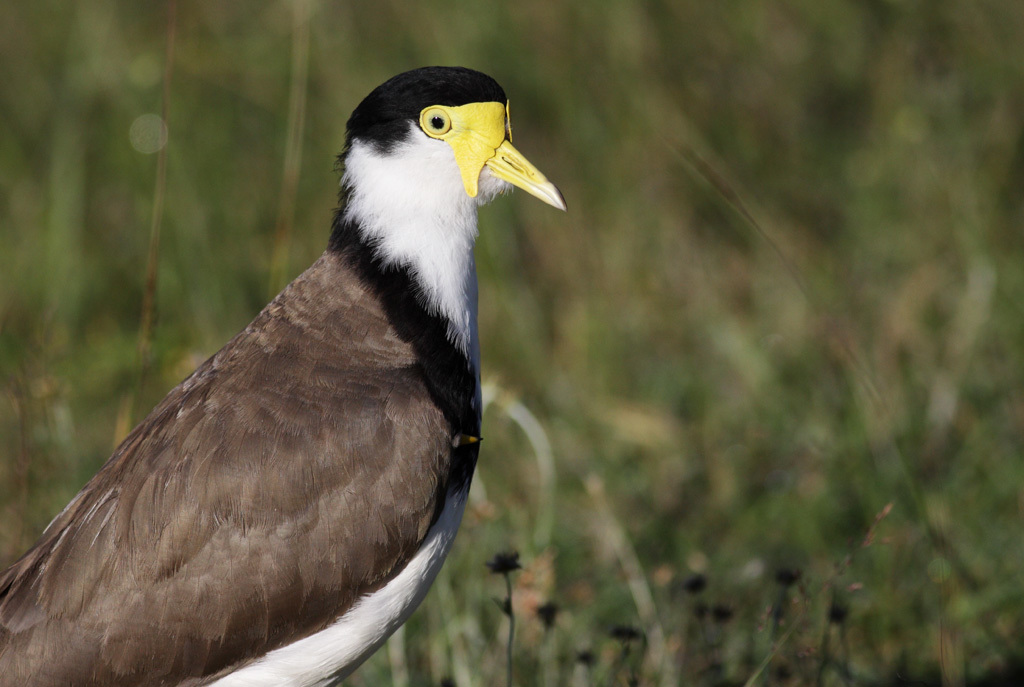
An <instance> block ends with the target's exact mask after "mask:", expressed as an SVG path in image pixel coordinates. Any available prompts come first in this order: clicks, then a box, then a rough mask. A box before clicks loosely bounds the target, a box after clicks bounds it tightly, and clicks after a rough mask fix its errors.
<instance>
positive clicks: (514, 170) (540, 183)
mask: <svg viewBox="0 0 1024 687" xmlns="http://www.w3.org/2000/svg"><path fill="white" fill-rule="evenodd" d="M484 164H485V165H487V167H488V168H489V169H490V170H491V174H493V175H494V176H496V177H498V178H499V179H504V180H505V181H507V182H508V183H510V184H512V185H513V186H518V187H519V188H521V189H523V190H524V191H526V192H527V193H529V194H530V195H531V196H534V197H536V198H540V199H541V200H543V201H544V202H545V203H547V204H548V205H553V206H554V207H556V208H558V209H559V210H565V198H563V197H562V192H561V191H559V190H558V187H557V186H555V185H554V184H552V183H551V182H550V181H548V180H547V177H545V176H544V175H543V174H541V173H540V170H539V169H537V168H536V167H534V166H533V165H532V164H530V161H529V160H527V159H526V158H525V157H523V155H522V153H520V152H519V151H518V150H516V149H515V148H513V147H512V142H511V141H509V140H508V139H505V140H504V141H502V143H501V145H500V146H498V148H497V150H495V151H494V155H493V156H492V157H490V158H489V159H488V160H487V161H486V162H485V163H484Z"/></svg>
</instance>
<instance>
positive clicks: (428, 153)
mask: <svg viewBox="0 0 1024 687" xmlns="http://www.w3.org/2000/svg"><path fill="white" fill-rule="evenodd" d="M341 183H342V185H343V186H344V187H345V188H346V189H347V190H348V203H347V205H346V207H345V214H344V219H346V220H350V221H352V222H354V223H355V224H356V225H357V226H358V227H359V230H360V231H361V232H362V234H363V236H364V238H366V239H367V243H368V244H370V245H371V246H373V247H374V249H375V251H376V252H377V255H378V256H379V257H380V258H381V260H382V262H383V264H384V265H385V266H392V265H393V266H396V267H398V266H404V267H408V268H409V270H410V272H411V273H412V276H413V279H414V281H415V282H416V284H417V287H418V288H419V289H420V296H421V297H422V299H423V303H424V305H425V306H426V308H427V310H428V311H429V312H430V313H432V314H436V315H441V316H442V317H444V318H445V319H446V320H447V321H448V338H449V339H450V340H451V341H452V343H453V344H455V346H456V347H457V348H459V350H461V351H462V352H463V353H464V354H466V356H467V357H469V358H470V359H472V358H473V357H475V356H474V349H475V348H476V345H477V343H476V292H477V284H476V264H475V263H474V261H473V244H474V242H475V241H476V237H477V226H476V217H477V207H478V206H480V205H482V204H484V203H486V202H488V201H489V200H491V199H492V198H493V197H494V196H495V195H497V194H498V193H499V192H501V191H503V190H505V189H506V188H508V187H509V184H507V183H506V182H504V181H501V180H499V179H497V178H495V177H493V176H491V174H490V171H489V170H487V169H486V168H485V169H484V171H483V172H482V173H481V175H480V190H479V192H478V194H477V197H476V198H470V197H469V196H468V195H467V194H466V191H465V188H464V187H463V184H462V177H461V176H460V174H459V168H458V166H457V165H456V163H455V154H454V152H453V151H452V149H451V146H449V145H448V144H447V143H445V142H444V141H438V140H434V139H431V138H429V137H428V136H426V135H425V134H423V133H422V132H421V131H419V129H418V127H416V125H415V124H413V123H410V133H409V137H408V139H407V140H406V141H403V142H402V143H399V144H397V145H396V146H395V147H394V148H393V149H392V150H391V151H390V152H387V153H383V152H381V151H379V150H378V149H377V148H375V147H374V146H373V145H371V144H368V143H365V142H363V141H360V140H355V141H353V142H352V144H351V146H350V147H349V150H348V153H347V155H346V156H345V174H344V176H343V177H342V180H341Z"/></svg>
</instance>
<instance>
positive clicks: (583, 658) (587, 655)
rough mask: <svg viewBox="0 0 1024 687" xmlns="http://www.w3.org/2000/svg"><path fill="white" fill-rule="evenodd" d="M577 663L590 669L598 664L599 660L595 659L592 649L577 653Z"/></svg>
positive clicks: (581, 650)
mask: <svg viewBox="0 0 1024 687" xmlns="http://www.w3.org/2000/svg"><path fill="white" fill-rule="evenodd" d="M576 662H577V663H582V664H583V665H585V666H587V667H588V668H589V667H591V666H592V665H594V664H595V663H597V659H596V658H595V657H594V652H593V651H591V650H590V649H580V650H579V651H577V652H576Z"/></svg>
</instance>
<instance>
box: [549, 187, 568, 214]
mask: <svg viewBox="0 0 1024 687" xmlns="http://www.w3.org/2000/svg"><path fill="white" fill-rule="evenodd" d="M555 195H557V200H558V202H557V203H552V205H554V206H555V207H556V208H558V209H559V210H561V211H562V212H568V211H569V208H568V207H566V205H565V196H563V195H562V192H561V191H559V190H558V187H557V186H556V187H555Z"/></svg>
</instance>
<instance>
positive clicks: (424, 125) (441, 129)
mask: <svg viewBox="0 0 1024 687" xmlns="http://www.w3.org/2000/svg"><path fill="white" fill-rule="evenodd" d="M420 128H421V129H423V131H425V132H426V133H427V135H428V136H433V137H434V138H438V137H440V136H444V135H445V134H446V133H448V132H449V131H451V128H452V118H451V116H450V115H449V114H448V112H447V111H446V110H445V108H443V107H441V106H439V105H434V106H433V107H428V108H426V109H425V110H423V112H421V113H420Z"/></svg>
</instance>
